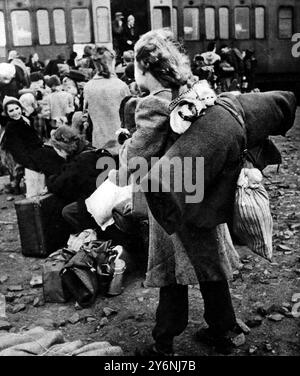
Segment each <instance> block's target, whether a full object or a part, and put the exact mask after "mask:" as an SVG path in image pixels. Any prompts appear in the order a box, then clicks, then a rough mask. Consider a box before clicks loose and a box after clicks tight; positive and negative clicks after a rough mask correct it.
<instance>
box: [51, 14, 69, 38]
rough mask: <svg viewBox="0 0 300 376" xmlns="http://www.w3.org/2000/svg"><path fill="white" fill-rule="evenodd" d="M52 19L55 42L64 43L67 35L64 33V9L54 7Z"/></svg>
mask: <svg viewBox="0 0 300 376" xmlns="http://www.w3.org/2000/svg"><path fill="white" fill-rule="evenodd" d="M53 21H54V34H55V42H56V43H58V44H64V43H66V42H67V35H66V19H65V11H64V10H63V9H54V11H53Z"/></svg>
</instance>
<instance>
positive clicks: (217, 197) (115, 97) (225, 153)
mask: <svg viewBox="0 0 300 376" xmlns="http://www.w3.org/2000/svg"><path fill="white" fill-rule="evenodd" d="M126 26H127V28H128V30H127V32H126V37H125V38H124V37H123V31H122V32H120V30H121V29H122V28H123V27H125V25H123V16H122V14H120V13H117V14H116V20H115V22H114V25H113V30H114V38H115V43H116V44H115V45H116V46H117V47H116V49H117V53H116V52H115V51H113V50H110V49H108V48H107V47H104V46H98V47H95V48H92V47H91V46H86V48H85V49H84V55H83V56H82V58H81V59H78V56H77V55H76V54H75V53H72V54H71V56H70V59H69V60H67V61H66V59H65V57H64V56H62V55H59V56H57V59H54V60H50V61H49V62H48V63H47V64H45V65H44V64H43V63H42V62H40V61H39V58H38V56H37V54H36V53H35V54H33V55H32V56H31V57H30V59H29V62H28V64H27V67H26V65H25V64H24V62H23V61H22V59H21V58H20V56H19V55H18V53H17V52H16V51H11V53H10V56H9V61H8V62H7V63H2V64H0V105H1V113H2V114H1V118H0V121H1V129H2V135H1V155H2V162H3V163H5V164H6V166H7V167H8V168H9V170H10V173H11V176H12V184H13V186H12V188H13V189H15V191H14V192H17V191H18V184H19V183H20V176H21V175H20V171H19V172H18V173H17V172H16V171H17V168H18V169H19V170H20V168H21V166H23V167H25V168H26V169H30V170H33V171H36V172H37V173H42V174H44V175H45V179H46V186H47V188H48V190H49V192H52V193H54V194H56V195H58V196H59V197H61V198H62V199H64V200H65V203H66V205H65V208H64V210H63V213H62V215H63V217H64V218H65V219H66V220H67V221H68V222H69V224H70V225H71V226H72V228H73V232H74V233H76V232H78V231H82V230H84V229H86V228H91V227H96V223H95V221H94V220H93V218H92V217H91V216H90V215H89V213H88V211H87V208H86V206H85V199H86V198H87V197H89V196H90V195H91V194H92V193H93V191H95V189H96V180H97V176H98V175H99V173H100V171H99V170H97V167H96V162H97V160H98V159H99V157H101V156H105V157H106V158H107V157H108V158H112V160H114V161H115V162H117V166H119V170H118V171H115V170H111V171H110V174H109V179H110V180H111V181H112V182H113V183H115V184H118V178H117V177H118V173H120V171H122V170H126V169H127V166H128V164H127V162H128V160H129V159H130V158H134V157H143V158H144V159H145V160H146V161H147V162H148V163H149V168H150V160H151V158H152V157H159V158H161V157H162V156H163V155H165V154H166V153H168V152H169V150H170V151H174V150H177V152H178V150H179V152H178V153H179V154H180V153H183V152H184V150H187V148H188V150H189V152H191V153H193V152H195V153H196V152H197V153H199V155H201V156H202V157H204V158H205V188H207V187H210V188H211V187H213V192H214V194H213V193H210V194H208V195H205V198H204V201H203V202H202V203H201V205H200V206H199V205H198V206H196V205H194V206H192V207H191V210H189V212H188V213H186V212H184V213H185V214H184V215H182V216H181V217H180V218H181V219H182V222H180V221H178V220H176V221H175V222H174V223H173V222H168V220H167V219H166V217H167V216H168V213H167V212H166V213H163V214H161V215H160V213H159V214H157V210H158V209H157V210H156V209H155V210H153V212H152V208H153V207H154V206H155V205H154V204H153V202H152V200H153V198H154V196H152V195H151V193H149V194H146V197H147V201H148V204H149V208H150V209H151V210H150V209H149V210H148V220H149V233H150V236H149V238H150V243H149V260H148V272H147V282H148V285H149V286H153V287H159V288H160V295H159V305H158V308H157V313H156V324H155V327H154V329H153V333H152V334H153V338H154V341H155V343H154V344H153V345H151V346H149V347H147V348H145V349H139V351H138V352H137V355H142V356H149V355H150V356H156V355H158V356H169V355H173V354H174V347H173V341H174V338H175V337H176V336H177V335H179V334H180V333H181V332H182V331H183V330H184V329H185V327H186V325H187V323H188V285H189V284H190V283H191V279H193V281H195V278H196V281H197V282H198V283H199V284H200V290H201V293H202V296H203V299H204V318H205V320H206V322H207V324H208V329H206V330H202V331H199V332H198V333H197V338H198V340H199V341H203V342H205V343H207V344H211V345H214V346H216V348H217V350H218V351H219V352H221V353H225V354H228V353H230V351H232V343H231V342H230V339H229V333H230V332H231V333H232V332H237V331H238V328H237V325H236V317H235V313H234V309H233V305H232V302H231V296H230V290H229V285H228V282H227V277H226V273H225V271H224V270H223V266H222V263H221V262H220V259H219V254H218V247H219V244H220V238H219V237H220V235H219V233H218V231H217V230H216V227H217V225H219V224H221V223H227V222H228V223H229V222H230V220H231V218H230V215H231V209H232V208H231V206H232V205H231V204H232V203H233V199H234V192H235V185H236V180H237V178H238V175H239V172H240V169H241V154H242V151H243V150H244V148H245V140H244V136H243V129H242V127H241V125H240V124H239V122H238V121H237V120H236V119H235V118H234V117H232V115H230V114H229V113H228V111H227V110H225V109H222V111H223V112H222V111H221V110H220V111H221V112H220V116H221V117H222V116H223V117H224V118H222V122H220V119H219V118H214V117H213V118H212V122H211V123H210V124H209V125H210V128H209V127H205V126H203V125H199V127H194V130H195V129H196V132H198V133H196V134H193V133H191V132H186V134H189V135H190V136H189V135H188V136H185V134H184V135H182V136H180V135H179V134H177V133H176V132H174V131H173V130H171V128H170V119H169V115H170V107H169V106H170V104H171V102H172V101H173V100H176V98H180V95H181V94H182V93H184V92H185V91H186V90H188V88H190V87H192V85H193V84H194V83H195V82H197V81H199V80H207V81H208V82H209V83H210V87H211V89H212V90H213V92H214V89H215V91H218V90H220V91H221V92H227V91H230V90H232V91H237V90H239V91H242V78H243V76H244V75H245V76H246V77H247V80H248V83H249V86H248V89H247V90H251V89H253V88H254V87H255V82H254V72H255V65H256V60H255V58H254V56H253V52H252V51H246V54H245V56H243V55H242V54H240V55H239V53H238V52H237V51H236V50H235V49H231V48H229V47H228V46H222V48H221V54H220V55H218V54H217V53H216V52H215V50H216V45H215V43H210V44H209V46H208V48H207V51H206V52H204V53H202V54H199V55H196V56H195V57H194V59H193V61H192V64H190V62H189V59H188V57H187V55H185V54H184V53H183V52H182V51H181V50H179V49H178V47H177V45H176V44H175V43H174V42H173V40H172V38H171V35H170V33H168V32H165V31H152V32H148V33H146V34H145V35H143V36H142V37H141V38H140V39H139V40H137V39H138V38H137V36H136V35H135V32H134V30H132V29H133V28H134V17H133V16H129V17H128V19H127V25H126ZM120 35H122V37H121V36H120ZM130 47H132V48H134V53H133V50H132V48H130ZM120 53H121V56H122V59H121V60H122V61H120V62H117V55H118V54H119V55H120ZM27 68H29V69H27ZM205 82H206V81H205ZM204 87H205V90H204V92H207V86H206V85H204ZM257 95H259V94H257ZM200 99H201V98H200ZM253 100H254V99H253ZM257 100H258V101H260V99H257ZM263 100H264V99H263V98H262V102H263ZM289 100H291V101H292V99H290V98H289ZM291 106H292V105H291ZM290 112H292V110H290ZM217 115H218V114H217ZM217 115H216V116H217ZM218 116H219V115H218ZM292 117H293V116H292V115H291V116H290V119H292ZM200 119H202V117H200ZM197 121H198V120H197ZM199 121H200V120H199ZM221 123H222V124H221ZM221 125H222V126H221ZM122 127H123V128H125V130H124V131H123V132H120V129H121V128H122ZM194 133H195V132H194ZM251 134H252V136H253V134H254V132H252V133H251ZM253 137H254V136H253ZM184 138H185V141H182V144H181V145H179V144H178V142H180V140H183V139H184ZM254 138H255V137H254ZM260 141H261V139H260V136H259V135H257V136H256V138H255V142H256V143H259V142H260ZM248 142H250V143H251V140H250V141H249V140H248ZM253 144H254V142H253ZM177 145H178V146H177ZM173 146H174V147H175V149H174V148H173ZM176 147H177V148H178V149H176ZM196 149H197V150H196ZM187 154H188V152H187ZM8 161H10V163H8ZM268 161H269V162H270V161H272V158H270V156H269V158H268ZM125 172H126V174H128V175H131V174H134V171H131V170H126V171H125ZM179 202H181V201H180V200H179ZM197 208H198V209H197ZM181 209H182V210H184V209H183V208H180V210H181ZM159 210H161V211H164V210H167V208H166V207H165V206H164V207H163V208H162V207H160V208H159ZM200 210H201V213H200ZM175 212H176V211H174V213H175ZM193 215H194V217H193ZM195 215H196V216H195ZM200 217H201V219H200ZM195 218H197V219H196V220H195ZM192 224H193V225H192ZM170 226H171V227H172V230H170ZM111 236H114V235H113V232H112V233H111ZM184 255H185V256H184ZM184 257H185V262H187V263H188V264H189V267H188V269H187V270H190V269H189V268H192V269H193V270H194V272H195V276H194V275H193V278H192V277H191V278H189V277H190V276H189V275H188V274H187V275H183V274H180V273H179V274H178V271H179V270H180V268H182V265H181V263H182V260H183V258H184ZM187 258H188V261H186V260H187ZM178 302H180V304H178Z"/></svg>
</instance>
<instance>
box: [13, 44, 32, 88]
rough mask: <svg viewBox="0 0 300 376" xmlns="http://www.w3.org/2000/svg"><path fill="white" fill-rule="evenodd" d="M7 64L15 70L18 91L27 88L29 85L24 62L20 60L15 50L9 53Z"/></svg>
mask: <svg viewBox="0 0 300 376" xmlns="http://www.w3.org/2000/svg"><path fill="white" fill-rule="evenodd" d="M8 62H9V64H12V65H14V66H15V68H16V80H17V82H18V86H19V89H22V88H23V87H28V86H29V83H30V80H29V73H28V70H27V67H26V65H25V63H24V61H23V60H22V59H20V55H19V53H18V52H17V51H16V50H12V51H10V52H9V54H8Z"/></svg>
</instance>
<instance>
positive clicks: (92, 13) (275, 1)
mask: <svg viewBox="0 0 300 376" xmlns="http://www.w3.org/2000/svg"><path fill="white" fill-rule="evenodd" d="M116 11H121V12H123V14H124V15H125V17H126V16H127V15H129V14H134V16H135V17H136V24H137V26H138V28H139V33H140V34H143V33H144V32H146V31H148V30H150V29H158V28H162V27H165V28H170V29H172V31H173V32H174V34H175V36H176V37H177V38H178V40H180V41H181V42H182V43H183V44H184V45H185V47H186V49H187V51H188V52H189V54H190V55H191V56H193V55H194V54H196V53H199V52H203V51H204V50H205V49H206V46H207V44H208V43H209V41H211V40H215V41H216V42H217V47H220V45H222V44H228V45H231V44H232V45H233V46H235V47H238V48H239V49H240V50H245V49H247V48H253V49H254V50H255V54H256V57H257V60H258V72H257V73H258V86H259V87H260V88H261V89H262V90H266V89H270V88H281V89H291V90H294V91H296V92H298V93H300V61H299V60H300V57H299V55H300V44H299V43H298V45H299V48H298V49H297V46H296V48H295V45H296V44H297V42H299V41H300V34H298V33H297V32H299V33H300V0H51V1H47V0H0V60H2V61H4V60H6V59H7V55H8V52H9V50H11V49H16V50H18V51H19V52H20V54H22V55H24V56H26V57H28V56H29V55H30V53H32V52H33V51H36V52H38V54H39V55H40V58H41V59H42V60H45V59H49V58H54V57H55V56H57V54H58V53H64V54H65V56H67V57H68V56H69V54H70V52H71V51H72V50H75V51H77V52H79V53H81V52H82V50H83V47H84V46H85V45H86V44H89V43H91V44H105V45H108V46H112V30H111V22H112V21H111V20H112V17H113V14H114V13H115V12H116ZM293 47H294V50H293ZM292 51H294V52H292ZM295 52H296V53H295ZM298 52H299V53H298Z"/></svg>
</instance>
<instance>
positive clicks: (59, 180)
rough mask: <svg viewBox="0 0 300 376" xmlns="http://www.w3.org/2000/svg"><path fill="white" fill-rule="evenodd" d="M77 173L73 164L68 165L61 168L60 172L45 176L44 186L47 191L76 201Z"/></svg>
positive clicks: (69, 200)
mask: <svg viewBox="0 0 300 376" xmlns="http://www.w3.org/2000/svg"><path fill="white" fill-rule="evenodd" d="M79 179H80V176H79V173H78V170H77V169H76V168H74V166H70V165H68V166H67V167H65V168H63V169H62V171H61V173H59V174H56V175H50V176H48V177H47V178H46V186H47V188H48V190H49V192H51V193H54V194H56V195H57V196H59V197H61V198H63V199H65V200H67V201H68V202H73V201H76V200H77V199H78V197H79V194H78V190H79V189H78V188H79Z"/></svg>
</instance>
